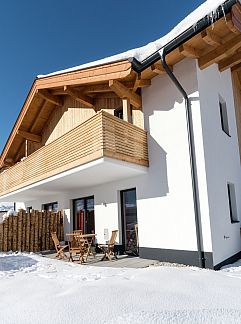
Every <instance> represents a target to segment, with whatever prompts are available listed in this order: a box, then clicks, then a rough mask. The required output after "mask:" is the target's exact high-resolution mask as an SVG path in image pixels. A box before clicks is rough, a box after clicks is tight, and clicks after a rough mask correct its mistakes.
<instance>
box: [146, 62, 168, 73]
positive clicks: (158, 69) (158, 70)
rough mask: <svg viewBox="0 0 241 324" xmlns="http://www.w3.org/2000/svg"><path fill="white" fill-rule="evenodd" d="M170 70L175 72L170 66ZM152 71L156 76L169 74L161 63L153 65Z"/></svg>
mask: <svg viewBox="0 0 241 324" xmlns="http://www.w3.org/2000/svg"><path fill="white" fill-rule="evenodd" d="M169 68H170V69H171V70H172V71H173V66H171V65H169ZM151 70H152V72H154V73H156V74H166V73H167V72H166V70H165V69H164V67H163V66H162V64H161V63H155V64H153V65H152V66H151Z"/></svg>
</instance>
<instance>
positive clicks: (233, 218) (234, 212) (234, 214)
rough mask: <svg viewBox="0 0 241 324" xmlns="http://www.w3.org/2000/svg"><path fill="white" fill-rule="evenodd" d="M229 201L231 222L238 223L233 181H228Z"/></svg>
mask: <svg viewBox="0 0 241 324" xmlns="http://www.w3.org/2000/svg"><path fill="white" fill-rule="evenodd" d="M228 203H229V213H230V219H231V223H238V222H239V220H238V214H237V205H236V196H235V187H234V184H232V183H228Z"/></svg>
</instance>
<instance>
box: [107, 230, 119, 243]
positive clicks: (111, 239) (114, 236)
mask: <svg viewBox="0 0 241 324" xmlns="http://www.w3.org/2000/svg"><path fill="white" fill-rule="evenodd" d="M117 233H118V230H114V231H112V234H111V238H110V240H109V245H114V244H115V240H116V238H117Z"/></svg>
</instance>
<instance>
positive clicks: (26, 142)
mask: <svg viewBox="0 0 241 324" xmlns="http://www.w3.org/2000/svg"><path fill="white" fill-rule="evenodd" d="M25 157H28V140H25Z"/></svg>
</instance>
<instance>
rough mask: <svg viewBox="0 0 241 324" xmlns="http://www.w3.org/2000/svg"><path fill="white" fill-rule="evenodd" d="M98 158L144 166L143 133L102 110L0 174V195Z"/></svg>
mask: <svg viewBox="0 0 241 324" xmlns="http://www.w3.org/2000/svg"><path fill="white" fill-rule="evenodd" d="M102 157H110V158H113V159H117V160H121V161H126V162H130V163H135V164H139V165H142V166H148V150H147V134H146V131H145V130H143V129H141V128H139V127H136V126H134V125H132V124H130V123H127V122H125V121H123V120H121V119H119V118H117V117H114V116H112V115H110V114H109V113H106V112H104V111H101V112H99V113H97V114H96V115H95V116H93V117H92V118H90V119H88V120H87V121H85V122H84V123H83V124H81V125H79V126H77V127H76V128H74V129H73V130H71V131H69V132H68V133H66V134H64V135H63V136H61V137H60V138H58V139H56V140H55V141H53V142H52V143H50V144H48V145H46V146H43V147H41V148H40V149H39V150H37V151H35V152H34V153H32V154H31V155H30V156H28V157H27V158H26V159H25V160H24V161H21V162H19V163H16V164H15V165H14V166H12V167H11V168H9V169H8V170H6V171H3V172H2V173H1V174H0V196H3V195H5V194H7V193H9V192H12V191H15V190H18V189H20V188H23V187H25V186H28V185H31V184H33V183H36V182H38V181H41V180H44V179H47V178H49V177H51V176H54V175H57V174H59V173H61V172H64V171H67V170H70V169H72V168H75V167H77V166H80V165H83V164H85V163H88V162H91V161H94V160H96V159H99V158H102Z"/></svg>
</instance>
